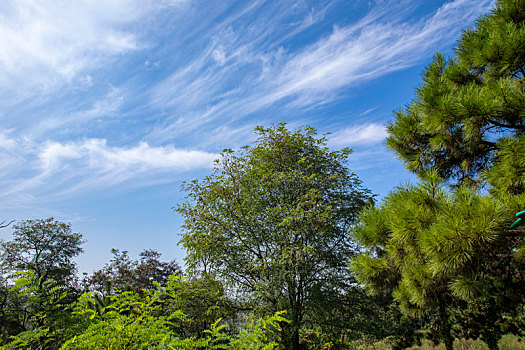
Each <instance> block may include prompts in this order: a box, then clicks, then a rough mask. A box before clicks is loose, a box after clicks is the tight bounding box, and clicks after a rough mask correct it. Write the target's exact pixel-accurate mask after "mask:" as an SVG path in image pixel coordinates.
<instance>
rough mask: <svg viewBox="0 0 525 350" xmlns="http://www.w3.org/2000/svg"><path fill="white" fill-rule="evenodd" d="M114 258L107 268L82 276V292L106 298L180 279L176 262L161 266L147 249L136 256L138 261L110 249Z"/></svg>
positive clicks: (126, 252) (156, 253) (154, 253)
mask: <svg viewBox="0 0 525 350" xmlns="http://www.w3.org/2000/svg"><path fill="white" fill-rule="evenodd" d="M111 253H112V254H113V257H112V258H111V260H110V262H109V264H106V265H105V266H104V267H103V268H102V269H100V270H97V271H95V272H93V274H92V275H91V276H85V277H84V280H83V286H84V289H85V290H87V291H96V292H98V293H99V294H101V295H103V296H104V295H109V294H112V293H115V292H116V291H124V290H133V291H136V292H139V291H141V290H142V289H151V288H154V285H153V282H155V281H156V282H157V283H160V284H161V285H164V284H165V283H167V281H168V278H169V276H171V275H173V274H177V275H181V274H182V269H181V267H180V266H179V265H178V264H177V262H176V261H175V260H172V261H169V262H164V261H161V260H160V257H161V254H160V253H159V252H157V251H156V250H153V249H146V250H144V251H142V252H140V253H139V256H140V260H131V259H130V258H129V255H128V251H126V250H124V251H122V252H121V251H120V250H118V249H111Z"/></svg>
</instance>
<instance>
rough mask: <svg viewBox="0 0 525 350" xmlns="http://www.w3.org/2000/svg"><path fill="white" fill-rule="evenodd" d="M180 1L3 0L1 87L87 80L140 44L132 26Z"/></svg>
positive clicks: (20, 89)
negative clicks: (109, 62)
mask: <svg viewBox="0 0 525 350" xmlns="http://www.w3.org/2000/svg"><path fill="white" fill-rule="evenodd" d="M181 2H183V1H182V0H181V1H172V2H168V1H162V2H156V1H142V0H130V1H124V0H105V1H97V0H76V1H48V0H45V1H44V0H21V1H10V2H4V3H3V4H2V6H1V7H0V85H1V86H2V87H3V88H0V92H1V89H6V90H13V91H12V92H16V93H18V94H23V93H25V95H27V94H28V92H34V89H37V91H49V90H51V91H54V89H55V88H56V87H58V86H60V85H61V84H63V83H76V80H77V79H78V80H79V83H82V81H84V82H85V77H86V74H85V73H86V72H88V71H90V70H92V69H95V68H98V67H100V66H101V65H103V64H104V63H107V62H108V60H109V59H111V58H112V57H114V56H115V55H120V54H124V53H127V52H130V51H134V50H137V49H139V48H140V47H141V45H142V43H141V42H140V38H138V37H137V36H136V34H135V33H133V32H132V31H131V30H130V29H128V27H127V26H129V25H130V24H133V23H134V22H136V21H138V20H139V19H141V18H143V17H145V16H147V15H149V14H151V13H152V12H154V11H157V10H159V8H161V7H165V6H174V5H177V4H179V3H181ZM91 79H92V77H91ZM28 90H29V91H28Z"/></svg>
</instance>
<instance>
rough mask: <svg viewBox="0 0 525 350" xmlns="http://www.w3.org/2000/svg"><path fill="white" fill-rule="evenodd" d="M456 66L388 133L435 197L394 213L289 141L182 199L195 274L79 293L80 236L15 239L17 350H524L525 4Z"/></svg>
mask: <svg viewBox="0 0 525 350" xmlns="http://www.w3.org/2000/svg"><path fill="white" fill-rule="evenodd" d="M454 52H455V53H454V55H452V57H445V56H444V55H440V54H437V55H436V57H435V58H434V59H433V61H432V62H431V63H430V64H429V65H428V67H427V68H426V70H425V72H424V73H423V76H422V83H421V85H420V87H419V88H418V89H417V92H416V96H415V98H414V100H413V101H412V102H411V103H409V104H408V105H407V106H406V107H405V108H404V109H401V110H399V111H397V112H396V113H395V117H394V120H393V121H392V122H391V123H390V125H389V126H388V131H389V137H388V139H387V146H388V147H390V148H391V149H392V150H393V151H394V152H396V154H397V155H398V156H399V158H400V159H401V160H402V161H404V162H405V163H406V165H407V168H408V169H409V170H411V171H413V172H414V173H416V174H417V175H418V177H419V181H418V182H417V183H416V184H409V185H403V186H399V187H397V188H395V189H393V190H392V192H391V193H390V194H389V195H388V196H386V197H385V198H384V199H383V200H382V201H381V202H379V203H377V202H376V201H375V197H374V196H373V195H372V194H371V193H370V191H369V190H367V189H365V188H364V187H363V186H362V184H361V181H360V180H359V179H358V178H357V176H356V175H355V174H354V173H352V172H351V170H350V169H349V168H348V167H347V157H348V155H349V154H350V152H351V151H350V150H349V149H343V150H339V151H333V150H330V149H329V148H328V147H327V142H326V138H325V137H318V136H317V135H316V132H315V130H314V129H312V128H310V127H305V128H303V129H298V130H295V131H291V130H289V129H288V128H287V127H286V124H284V123H282V124H279V125H276V126H273V127H270V128H263V127H258V128H256V133H257V135H258V138H257V140H256V141H255V143H254V144H253V145H251V146H246V147H244V148H242V149H241V150H239V151H238V152H235V151H233V150H225V151H224V152H223V153H222V155H221V158H220V159H218V160H217V161H216V164H215V169H214V171H213V173H212V174H210V175H209V176H207V177H205V178H204V179H202V180H199V181H198V180H195V181H191V182H188V183H186V184H185V185H184V186H183V190H184V191H185V192H186V194H187V196H186V200H185V201H184V202H183V203H180V204H179V205H178V206H177V207H176V208H175V210H176V211H177V212H178V213H180V214H181V215H182V216H183V217H184V219H185V221H184V225H183V234H182V237H181V244H182V245H183V247H184V248H185V249H186V251H187V256H186V258H185V262H186V267H187V268H186V271H183V270H182V268H181V267H180V266H179V265H178V264H177V263H176V262H175V261H169V262H165V261H162V260H161V255H160V254H159V253H158V252H156V251H154V250H144V251H143V252H142V253H141V254H140V256H139V260H137V261H135V260H132V259H131V258H130V257H129V255H128V252H126V251H119V250H117V249H113V250H112V253H113V258H112V259H111V260H110V261H109V262H108V263H107V264H106V265H105V266H104V267H102V268H101V269H100V270H98V271H95V272H93V273H92V274H91V275H84V276H82V277H80V276H78V275H77V269H76V265H75V263H74V258H75V257H76V256H78V255H79V254H81V253H82V244H83V242H84V241H83V238H82V235H81V234H79V233H75V232H73V230H72V228H71V226H70V225H69V224H67V223H62V222H59V221H56V220H54V219H53V218H49V219H37V220H25V221H20V222H18V223H16V224H14V225H13V237H12V239H11V240H9V241H0V347H2V348H5V349H77V348H79V349H101V348H108V349H294V350H298V349H353V348H362V349H366V348H394V349H402V348H409V347H411V346H418V345H419V346H423V347H425V348H432V347H433V346H432V345H430V344H439V343H441V344H442V345H441V346H444V347H445V348H446V349H447V350H450V349H453V347H454V341H456V345H457V346H458V347H461V348H465V347H466V346H467V345H468V344H470V345H468V346H470V347H471V348H483V349H485V348H488V349H498V346H500V347H506V348H525V347H524V346H522V345H520V339H521V338H519V337H521V336H525V240H524V239H525V226H521V227H514V228H510V225H511V224H512V223H513V222H514V220H515V216H514V214H515V213H516V212H518V211H520V210H525V94H524V88H525V86H524V84H525V1H524V0H513V1H511V0H500V1H497V3H496V7H495V9H494V10H493V11H492V12H491V13H489V14H487V15H486V16H484V17H482V18H481V19H480V20H479V21H478V22H477V24H476V26H475V27H473V28H471V29H468V30H466V31H465V32H464V33H463V35H462V36H461V38H460V39H459V41H458V43H457V46H456V48H455V51H454ZM349 142H350V143H351V140H349ZM0 226H5V222H3V223H1V224H0ZM461 339H463V340H461ZM465 339H471V340H468V341H467V340H465ZM460 340H461V341H460ZM421 344H423V345H421ZM505 344H506V345H505ZM512 344H513V345H512ZM520 346H521V347H520Z"/></svg>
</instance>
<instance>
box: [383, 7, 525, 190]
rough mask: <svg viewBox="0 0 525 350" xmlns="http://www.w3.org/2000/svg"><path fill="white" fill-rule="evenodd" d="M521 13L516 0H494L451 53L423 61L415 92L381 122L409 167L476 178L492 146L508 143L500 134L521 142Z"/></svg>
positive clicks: (524, 58)
mask: <svg viewBox="0 0 525 350" xmlns="http://www.w3.org/2000/svg"><path fill="white" fill-rule="evenodd" d="M523 13H525V2H524V1H522V0H519V1H516V0H499V1H497V2H496V8H495V9H494V10H493V11H491V13H489V14H488V15H486V16H483V17H482V18H481V19H480V20H479V21H478V22H477V23H476V25H475V26H474V27H473V28H471V29H468V30H465V31H464V33H463V35H462V36H461V38H460V39H459V41H458V43H457V45H456V48H455V55H454V56H453V57H452V58H450V59H447V58H445V57H444V56H443V55H440V54H437V55H436V57H435V58H434V60H433V61H432V63H430V64H429V65H428V66H427V68H426V69H425V72H424V73H423V76H422V83H421V86H420V87H419V88H418V89H417V93H416V97H415V99H414V100H413V101H412V102H411V103H410V104H409V105H408V106H407V107H406V108H405V109H404V110H399V111H397V112H396V113H395V120H394V121H393V122H392V123H391V124H390V125H389V126H388V132H389V137H388V139H387V145H388V146H389V147H390V148H391V149H393V150H394V151H395V152H396V153H397V154H398V156H399V157H400V159H401V160H403V161H404V162H406V163H407V167H408V169H409V170H411V171H413V172H415V173H418V174H421V173H424V172H425V170H428V169H434V170H435V171H437V172H438V174H439V175H440V176H441V177H442V178H444V179H451V180H456V181H457V182H459V183H463V182H465V181H466V182H471V181H477V180H479V174H480V172H481V171H483V170H485V169H486V168H489V167H491V165H492V161H493V159H494V156H495V155H496V153H497V151H499V150H502V149H504V148H508V145H507V142H506V141H504V139H505V138H509V137H510V138H511V139H514V140H515V141H514V142H521V143H523V141H519V139H520V138H522V137H523V132H524V131H525V114H523V110H524V109H525V93H524V89H523V79H525V76H524V74H525V71H524V69H525V66H524V63H525V55H524V53H525V52H524V47H525V46H524V45H523V43H525V17H524V16H523ZM516 140H517V141H516ZM495 141H497V142H495ZM500 156H501V155H500ZM516 159H517V158H516ZM495 176H496V175H495V174H494V176H492V178H493V179H494V178H495ZM509 185H510V186H511V187H512V186H514V184H509Z"/></svg>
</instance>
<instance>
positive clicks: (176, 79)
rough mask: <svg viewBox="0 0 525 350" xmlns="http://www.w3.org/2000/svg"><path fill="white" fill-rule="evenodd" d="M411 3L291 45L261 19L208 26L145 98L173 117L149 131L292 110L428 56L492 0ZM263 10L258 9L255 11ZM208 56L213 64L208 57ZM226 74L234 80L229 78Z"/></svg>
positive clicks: (387, 5)
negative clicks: (421, 14) (431, 7)
mask: <svg viewBox="0 0 525 350" xmlns="http://www.w3.org/2000/svg"><path fill="white" fill-rule="evenodd" d="M410 4H411V3H410V2H409V1H403V2H401V3H399V2H395V1H386V2H384V3H383V5H382V6H380V5H377V6H376V8H374V9H372V10H371V12H370V13H369V14H368V15H367V16H365V17H364V18H362V19H361V20H359V21H357V22H356V23H352V24H349V25H347V26H343V27H337V26H335V27H334V28H333V31H332V33H331V34H329V35H326V36H324V37H321V38H319V39H318V40H317V41H315V42H314V43H312V44H310V45H306V46H304V47H303V48H300V49H299V50H294V51H287V50H286V49H283V47H281V46H275V45H276V42H277V43H278V42H280V41H279V39H276V31H277V29H274V27H272V28H269V27H268V25H267V23H266V22H264V21H260V22H259V21H256V22H254V23H251V25H250V26H249V28H242V27H241V28H239V29H237V30H236V31H234V30H233V29H232V28H233V27H232V25H231V23H229V22H225V23H223V26H224V27H223V28H215V29H216V32H218V33H219V34H217V35H214V37H213V45H211V46H206V47H205V48H204V49H200V51H199V52H200V53H199V54H196V55H198V57H197V58H196V59H194V60H192V61H191V62H190V63H189V64H188V65H186V66H182V67H179V68H178V69H177V71H176V72H174V73H173V74H172V75H171V76H169V77H167V78H166V79H165V80H164V81H162V82H160V83H159V84H158V85H157V86H156V87H155V88H154V89H152V97H151V102H152V105H154V106H158V107H160V108H169V110H170V111H172V115H173V116H174V117H173V119H172V120H165V121H164V123H163V124H162V126H160V125H157V127H156V128H155V130H154V134H152V135H151V139H154V138H155V137H156V136H158V135H161V134H163V132H162V130H159V128H161V127H162V128H166V130H170V132H168V133H167V134H169V135H172V137H177V133H174V132H172V131H173V130H174V129H175V130H176V131H177V132H178V133H184V132H186V133H187V132H189V131H190V130H194V129H195V128H197V127H199V126H201V125H205V124H210V123H213V122H218V121H221V122H224V121H228V122H232V121H234V120H238V119H241V118H243V117H246V116H249V115H250V114H253V113H257V112H261V111H264V110H265V109H268V108H272V107H277V106H278V107H279V111H280V112H281V113H283V112H286V113H294V112H298V111H299V112H300V111H304V110H308V109H312V108H317V107H319V106H322V105H324V104H326V103H330V102H332V101H335V100H337V99H339V98H341V95H339V92H340V91H342V89H343V88H348V87H352V86H357V85H359V84H362V83H363V82H365V81H369V80H371V79H375V78H378V77H381V76H384V75H387V74H389V73H392V72H394V71H398V70H402V69H405V68H407V67H410V66H413V65H415V64H418V63H421V62H422V61H424V60H428V59H429V58H430V57H431V56H432V55H433V54H434V52H435V51H436V50H437V49H440V48H442V47H447V46H449V45H450V44H451V43H452V42H453V41H454V40H455V39H456V38H457V37H458V36H459V34H460V33H461V30H462V28H464V27H465V25H467V24H471V23H472V22H473V20H474V19H475V18H476V17H478V16H479V15H480V14H481V13H483V12H485V11H486V10H488V9H489V8H490V7H491V6H492V5H493V2H492V0H482V1H473V0H455V1H452V2H450V3H446V4H445V5H443V6H442V7H441V8H440V9H439V10H438V11H436V12H435V13H433V14H432V15H431V16H428V17H426V18H423V19H421V20H419V21H416V22H414V21H410V20H409V17H408V16H409V15H413V13H410V6H408V5H410ZM412 4H413V3H412ZM259 10H260V9H259ZM398 10H399V11H398ZM266 15H267V14H265V13H264V12H262V14H261V17H262V18H265V16H266ZM323 15H324V14H323V12H322V11H321V12H320V14H319V15H317V16H315V17H314V15H308V16H307V17H306V19H305V20H304V21H303V22H301V24H300V25H298V28H300V30H306V29H307V28H308V27H309V26H311V25H315V23H316V22H317V21H319V20H321V19H322V18H323ZM236 19H237V18H236ZM277 20H278V19H277V18H276V21H277ZM275 28H278V26H275ZM248 29H249V30H248ZM281 30H282V29H281ZM290 33H293V35H295V34H297V33H295V30H292V31H291V32H290ZM279 34H280V37H286V35H283V33H282V32H279ZM284 34H286V33H284ZM225 52H228V53H229V55H228V57H226V54H225ZM210 57H211V59H212V60H213V61H214V62H217V63H219V64H218V65H217V64H215V65H213V66H212V65H210V64H209V58H210ZM232 81H237V84H235V86H232V85H231V82H232ZM221 96H222V97H221ZM283 114H284V113H283ZM175 124H176V125H177V126H176V127H175V126H174V125H175ZM181 124H184V125H187V127H186V128H181V127H180V126H181ZM213 127H216V124H214V125H213ZM164 134H166V133H164Z"/></svg>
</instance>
